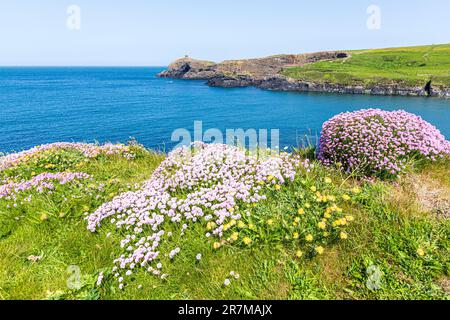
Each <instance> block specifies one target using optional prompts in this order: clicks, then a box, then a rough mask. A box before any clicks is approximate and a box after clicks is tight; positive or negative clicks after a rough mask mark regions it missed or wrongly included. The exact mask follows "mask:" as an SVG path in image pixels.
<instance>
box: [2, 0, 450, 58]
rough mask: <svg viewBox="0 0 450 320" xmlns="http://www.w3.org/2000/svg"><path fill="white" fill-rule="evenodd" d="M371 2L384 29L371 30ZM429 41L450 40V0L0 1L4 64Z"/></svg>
mask: <svg viewBox="0 0 450 320" xmlns="http://www.w3.org/2000/svg"><path fill="white" fill-rule="evenodd" d="M70 5H77V6H78V7H79V8H80V10H81V11H80V27H81V29H79V30H70V29H69V28H68V27H67V19H68V18H69V14H68V13H67V8H68V7H69V6H70ZM370 5H377V6H378V7H379V8H380V10H381V16H380V17H381V20H380V21H381V25H380V27H381V28H380V29H370V28H368V27H367V20H368V19H369V16H370V14H368V13H367V8H368V7H369V6H370ZM71 17H73V15H72V16H71ZM71 21H72V20H71ZM72 26H73V24H72ZM433 43H450V1H448V0H420V1H419V0H395V1H393V0H370V1H366V0H338V1H335V0H328V1H325V0H309V1H305V0H238V1H236V0H228V1H224V0H221V1H219V0H217V1H214V0H208V1H207V0H159V1H155V0H71V1H66V0H39V1H36V0H1V1H0V65H44V66H50V65H57V66H61V65H67V66H76V65H77V66H79V65H108V66H115V65H129V66H132V65H138V66H150V65H159V66H164V65H167V64H168V63H169V62H171V61H172V60H174V59H176V58H179V57H182V56H184V55H185V54H188V55H190V56H191V57H195V58H200V59H208V60H213V61H221V60H224V59H234V58H248V57H259V56H266V55H271V54H278V53H300V52H313V51H320V50H329V49H361V48H375V47H392V46H406V45H417V44H433Z"/></svg>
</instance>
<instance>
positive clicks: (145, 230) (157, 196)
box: [86, 142, 302, 288]
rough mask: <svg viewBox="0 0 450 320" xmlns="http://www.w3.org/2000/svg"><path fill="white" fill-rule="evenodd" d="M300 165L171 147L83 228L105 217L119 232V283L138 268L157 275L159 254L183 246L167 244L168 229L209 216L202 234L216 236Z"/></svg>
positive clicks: (223, 149)
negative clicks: (148, 173)
mask: <svg viewBox="0 0 450 320" xmlns="http://www.w3.org/2000/svg"><path fill="white" fill-rule="evenodd" d="M300 166H302V162H301V160H300V158H299V157H298V156H296V155H290V154H287V153H281V154H279V155H278V154H276V155H267V156H263V157H257V156H252V155H248V154H247V153H246V150H245V149H240V148H237V147H232V146H227V145H220V144H210V145H207V144H203V143H199V142H197V143H194V144H193V146H192V147H189V148H188V147H183V148H179V149H176V150H175V151H173V152H171V153H170V154H169V155H168V157H167V158H166V160H165V161H163V163H162V164H161V165H160V166H159V167H158V168H157V169H156V171H155V172H154V173H153V175H152V177H151V178H150V180H148V181H147V182H145V183H144V184H143V186H142V187H141V188H140V189H139V190H138V191H135V192H127V193H124V194H121V195H119V196H117V197H115V198H114V199H113V200H112V201H111V202H108V203H105V204H103V205H102V206H101V207H100V208H98V209H97V211H95V212H94V213H92V214H90V215H88V216H87V218H86V219H87V222H88V229H89V230H90V231H92V232H95V231H97V230H98V229H99V228H100V227H101V225H102V224H103V223H104V222H110V223H112V224H114V225H115V226H116V228H118V229H120V230H122V231H121V233H124V234H125V236H124V238H123V239H122V241H121V243H120V246H121V248H122V254H121V255H120V256H119V257H117V258H116V259H115V260H114V264H115V266H114V268H113V272H114V273H115V277H116V278H117V279H118V282H119V284H120V285H121V288H123V284H124V279H126V275H131V274H132V270H134V269H135V268H138V267H143V268H145V269H146V270H148V272H150V273H153V274H154V275H156V276H161V274H162V273H161V271H160V270H161V269H162V268H163V263H165V261H164V259H163V258H164V257H168V258H170V259H175V258H176V256H177V255H178V254H179V253H180V252H181V251H182V250H183V249H182V248H180V247H178V245H179V244H176V243H171V241H172V242H173V240H171V239H172V234H173V233H175V232H178V234H179V235H180V236H183V235H184V234H185V232H188V231H189V228H190V227H191V226H192V224H194V223H203V224H205V225H206V224H207V223H208V222H211V221H212V222H214V223H215V228H214V229H213V230H212V231H211V233H212V234H209V232H208V235H209V236H215V237H218V238H221V237H222V236H223V232H224V224H226V223H228V222H229V221H231V220H236V221H237V220H239V219H241V217H242V214H244V213H245V210H246V209H245V208H246V205H250V204H254V203H258V202H259V201H261V200H263V199H265V195H264V191H265V188H267V187H268V186H273V185H281V184H284V183H286V182H287V181H293V180H294V179H295V176H296V173H297V170H298V168H299V167H300ZM205 232H206V228H205ZM206 237H207V235H206V234H205V238H206ZM162 248H166V249H162ZM162 250H163V251H162ZM197 259H199V258H198V255H197ZM124 275H125V276H124Z"/></svg>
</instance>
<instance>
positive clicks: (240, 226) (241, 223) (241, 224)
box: [237, 221, 245, 229]
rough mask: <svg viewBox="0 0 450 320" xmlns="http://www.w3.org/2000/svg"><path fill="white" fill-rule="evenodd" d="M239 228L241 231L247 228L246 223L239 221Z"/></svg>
mask: <svg viewBox="0 0 450 320" xmlns="http://www.w3.org/2000/svg"><path fill="white" fill-rule="evenodd" d="M237 226H238V228H239V229H244V228H245V223H244V222H242V221H239V222H238V224H237Z"/></svg>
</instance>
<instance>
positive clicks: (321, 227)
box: [317, 221, 327, 230]
mask: <svg viewBox="0 0 450 320" xmlns="http://www.w3.org/2000/svg"><path fill="white" fill-rule="evenodd" d="M317 226H318V227H319V229H322V230H325V229H326V228H327V224H326V223H325V222H324V221H320V222H319V223H318V224H317Z"/></svg>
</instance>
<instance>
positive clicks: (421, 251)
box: [416, 248, 425, 257]
mask: <svg viewBox="0 0 450 320" xmlns="http://www.w3.org/2000/svg"><path fill="white" fill-rule="evenodd" d="M416 252H417V254H418V255H419V256H421V257H423V256H424V255H425V251H424V250H423V249H422V248H419V249H417V251H416Z"/></svg>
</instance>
